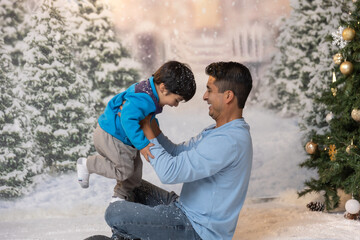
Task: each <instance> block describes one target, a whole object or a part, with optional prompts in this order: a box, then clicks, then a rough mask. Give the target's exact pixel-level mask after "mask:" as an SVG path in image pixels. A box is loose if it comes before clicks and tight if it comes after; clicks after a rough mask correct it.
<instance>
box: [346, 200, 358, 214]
mask: <svg viewBox="0 0 360 240" xmlns="http://www.w3.org/2000/svg"><path fill="white" fill-rule="evenodd" d="M345 209H346V211H347V212H348V213H350V214H357V213H359V211H360V203H359V202H358V201H357V200H356V199H350V200H348V201H347V202H346V203H345Z"/></svg>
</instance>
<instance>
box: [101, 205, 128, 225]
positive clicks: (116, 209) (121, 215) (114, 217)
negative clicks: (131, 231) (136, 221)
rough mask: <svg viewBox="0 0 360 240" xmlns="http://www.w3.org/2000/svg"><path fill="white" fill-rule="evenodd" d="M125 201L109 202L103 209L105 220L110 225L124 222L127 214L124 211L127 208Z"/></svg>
mask: <svg viewBox="0 0 360 240" xmlns="http://www.w3.org/2000/svg"><path fill="white" fill-rule="evenodd" d="M128 203H129V202H127V201H117V202H113V203H110V205H109V206H108V208H107V209H106V211H105V221H106V222H107V224H108V225H109V226H110V227H113V226H114V225H118V224H119V223H121V222H126V219H125V218H126V217H127V216H128V214H127V213H126V212H127V211H126V209H128V206H127V205H128Z"/></svg>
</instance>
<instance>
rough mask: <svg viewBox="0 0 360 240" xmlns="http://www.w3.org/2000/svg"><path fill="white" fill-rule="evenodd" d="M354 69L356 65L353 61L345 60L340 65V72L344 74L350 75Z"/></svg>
mask: <svg viewBox="0 0 360 240" xmlns="http://www.w3.org/2000/svg"><path fill="white" fill-rule="evenodd" d="M353 70H354V66H353V64H352V63H351V62H349V61H345V62H343V63H342V64H341V65H340V72H341V73H342V74H344V75H349V74H351V73H352V71H353Z"/></svg>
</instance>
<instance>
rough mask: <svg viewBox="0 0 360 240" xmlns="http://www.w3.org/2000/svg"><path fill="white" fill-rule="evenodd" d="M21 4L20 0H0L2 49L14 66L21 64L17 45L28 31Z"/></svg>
mask: <svg viewBox="0 0 360 240" xmlns="http://www.w3.org/2000/svg"><path fill="white" fill-rule="evenodd" d="M23 4H24V1H22V0H18V1H12V0H0V27H1V28H2V31H3V33H2V38H3V40H4V42H3V45H2V49H3V50H4V51H6V52H7V53H9V54H10V56H11V60H12V64H13V65H14V66H20V65H21V64H22V60H21V56H22V51H21V47H19V46H18V45H19V44H21V43H22V40H23V38H24V37H25V36H26V33H27V31H28V27H27V22H26V21H24V19H25V17H26V11H25V9H24V5H23Z"/></svg>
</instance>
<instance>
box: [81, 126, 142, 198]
mask: <svg viewBox="0 0 360 240" xmlns="http://www.w3.org/2000/svg"><path fill="white" fill-rule="evenodd" d="M94 146H95V148H96V151H97V152H98V153H99V154H98V155H92V156H89V157H88V158H87V163H86V166H87V168H88V170H89V173H96V174H99V175H101V176H104V177H107V178H112V179H116V180H117V184H116V186H115V188H114V196H117V197H120V198H123V199H126V200H129V201H132V199H133V196H132V192H133V189H134V188H136V187H138V186H140V183H141V179H142V165H143V163H142V160H141V158H140V152H139V151H138V150H137V149H136V148H134V147H131V146H128V145H126V144H124V143H123V142H121V141H120V140H119V139H117V138H114V137H113V136H111V135H110V134H108V133H107V132H105V131H104V130H103V129H102V128H101V127H100V126H99V125H98V126H97V127H96V129H95V131H94Z"/></svg>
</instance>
